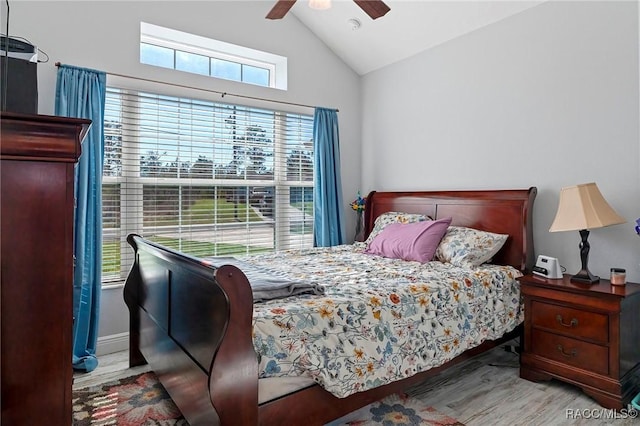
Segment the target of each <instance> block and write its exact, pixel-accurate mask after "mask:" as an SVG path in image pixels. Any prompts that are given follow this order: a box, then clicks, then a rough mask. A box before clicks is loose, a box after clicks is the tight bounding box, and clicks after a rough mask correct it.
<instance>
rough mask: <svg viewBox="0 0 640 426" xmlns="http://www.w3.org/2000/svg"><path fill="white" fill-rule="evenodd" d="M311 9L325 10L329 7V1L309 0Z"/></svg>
mask: <svg viewBox="0 0 640 426" xmlns="http://www.w3.org/2000/svg"><path fill="white" fill-rule="evenodd" d="M309 7H310V8H311V9H318V10H325V9H329V8H330V7H331V0H309Z"/></svg>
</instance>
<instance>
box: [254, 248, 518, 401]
mask: <svg viewBox="0 0 640 426" xmlns="http://www.w3.org/2000/svg"><path fill="white" fill-rule="evenodd" d="M365 247H366V246H365V245H364V244H363V243H355V244H353V245H342V246H337V247H329V248H315V249H309V250H304V251H284V252H279V253H273V254H266V255H258V256H250V257H245V258H244V259H243V260H245V261H247V262H250V263H253V264H255V265H260V266H261V267H264V268H270V269H272V270H274V271H278V272H279V273H281V274H284V275H287V276H289V277H290V278H294V279H306V280H309V281H313V282H316V283H319V284H322V285H324V286H325V288H326V294H325V295H324V296H313V295H304V296H296V297H290V298H286V299H280V300H271V301H268V302H266V303H256V304H255V305H254V318H253V333H254V334H253V341H254V346H255V349H256V352H257V353H258V356H259V360H260V366H259V368H260V370H259V373H260V377H261V378H263V377H277V376H301V375H302V376H307V377H310V378H312V379H313V380H315V381H316V382H317V383H319V384H320V385H321V386H322V387H324V388H325V389H326V390H327V391H329V392H331V393H332V394H334V395H336V396H337V397H346V396H348V395H351V394H353V393H355V392H359V391H364V390H367V389H371V388H374V387H377V386H381V385H384V384H386V383H390V382H393V381H396V380H399V379H402V378H405V377H409V376H412V375H414V374H415V373H418V372H420V371H424V370H428V369H430V368H432V367H437V366H439V365H441V364H443V363H444V362H446V361H448V360H450V359H452V358H454V357H456V356H457V355H459V354H460V353H462V352H463V351H465V350H466V349H469V348H471V347H474V346H477V345H479V344H480V343H482V342H483V341H485V340H487V339H489V340H490V339H496V338H499V337H501V336H502V335H503V334H504V333H506V332H508V331H511V330H512V329H514V328H515V327H516V326H517V325H518V324H520V323H521V322H522V320H523V311H522V306H521V303H520V289H519V285H518V282H517V281H516V279H515V278H516V277H518V276H520V275H521V274H520V272H519V271H518V270H516V269H514V268H512V267H509V266H494V265H483V266H482V267H480V268H476V269H463V268H458V267H455V266H452V265H450V264H444V263H440V262H437V261H434V262H429V263H425V264H421V263H418V262H407V261H403V260H396V259H388V258H383V257H379V256H374V255H368V254H364V253H362V252H363V250H364V248H365Z"/></svg>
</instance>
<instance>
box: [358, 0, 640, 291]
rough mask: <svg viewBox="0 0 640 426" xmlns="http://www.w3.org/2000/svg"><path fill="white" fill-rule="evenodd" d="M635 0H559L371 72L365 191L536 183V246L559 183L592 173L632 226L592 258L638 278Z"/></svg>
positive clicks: (564, 259) (567, 249)
mask: <svg viewBox="0 0 640 426" xmlns="http://www.w3.org/2000/svg"><path fill="white" fill-rule="evenodd" d="M637 8H638V5H637V2H624V1H623V2H605V1H601V2H600V1H585V2H564V1H551V2H547V3H543V4H541V5H539V6H536V7H534V8H532V9H529V10H526V11H524V12H522V13H520V14H518V15H515V16H513V17H511V18H508V19H506V20H504V21H501V22H498V23H496V24H493V25H490V26H488V27H485V28H482V29H479V30H477V31H474V32H472V33H470V34H467V35H465V36H463V37H460V38H458V39H455V40H453V41H450V42H447V43H445V44H443V45H441V46H438V47H436V48H433V49H430V50H427V51H425V52H422V53H421V54H418V55H416V56H414V57H412V58H409V59H407V60H404V61H402V62H400V63H396V64H394V65H391V66H388V67H386V68H384V69H382V70H379V71H376V72H373V73H370V74H368V75H366V76H365V77H364V78H363V126H362V128H363V132H362V133H363V154H362V157H363V164H362V170H363V175H362V176H363V177H362V182H363V184H362V186H363V189H366V190H371V189H378V190H383V189H385V190H396V189H439V188H441V189H466V188H476V189H486V188H496V189H501V188H527V187H529V186H536V187H538V191H539V192H538V197H537V199H536V201H535V206H534V242H535V245H536V252H537V254H541V253H542V254H547V255H550V256H554V257H558V258H559V259H560V262H561V263H562V264H563V265H564V266H566V268H567V272H568V273H576V272H577V271H578V270H579V269H580V260H579V250H578V244H579V242H580V239H579V235H578V232H577V231H576V232H560V233H553V234H551V233H549V232H548V229H549V227H550V225H551V222H552V221H553V218H554V216H555V212H556V208H557V202H558V197H559V191H560V188H561V187H563V186H569V185H574V184H579V183H586V182H592V181H595V182H596V183H597V184H598V187H599V188H600V190H601V192H602V193H603V195H604V197H605V198H606V199H607V200H608V201H609V203H610V204H611V205H612V206H613V207H614V208H615V210H616V211H617V212H618V213H619V214H621V215H622V216H623V217H625V218H626V219H627V220H628V223H627V224H625V225H618V226H612V227H608V228H601V229H595V230H593V231H592V232H591V236H590V238H589V241H590V243H591V254H590V259H589V266H590V269H591V271H592V272H593V273H595V274H597V275H600V276H603V277H608V276H609V269H610V267H624V268H626V269H627V273H628V280H633V281H636V282H640V265H639V263H640V238H639V237H638V236H636V235H635V232H634V230H633V225H634V221H635V219H636V218H638V217H640V149H639V135H638V129H639V107H638V94H639V85H638V78H639V76H638V10H637Z"/></svg>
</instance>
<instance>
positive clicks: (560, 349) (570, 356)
mask: <svg viewBox="0 0 640 426" xmlns="http://www.w3.org/2000/svg"><path fill="white" fill-rule="evenodd" d="M558 352H560V353H561V354H562V356H564V357H567V358H573V357H575V356H576V355H578V351H576V350H575V349H571V352H569V353H567V352H565V351H564V348H563V347H562V345H558Z"/></svg>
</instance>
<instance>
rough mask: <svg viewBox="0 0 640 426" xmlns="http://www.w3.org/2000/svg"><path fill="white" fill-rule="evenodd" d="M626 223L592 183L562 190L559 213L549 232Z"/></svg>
mask: <svg viewBox="0 0 640 426" xmlns="http://www.w3.org/2000/svg"><path fill="white" fill-rule="evenodd" d="M625 222H626V220H625V219H624V218H623V217H622V216H620V215H619V214H618V213H616V212H615V210H613V208H611V206H610V205H609V204H608V203H607V201H606V200H605V199H604V197H603V196H602V194H601V193H600V190H599V189H598V187H597V186H596V184H595V183H593V182H591V183H584V184H581V185H575V186H568V187H565V188H562V189H561V190H560V202H559V203H558V212H557V213H556V218H555V219H554V220H553V223H552V224H551V228H550V229H549V232H558V231H579V230H582V229H594V228H602V227H604V226H609V225H618V224H620V223H625Z"/></svg>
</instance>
